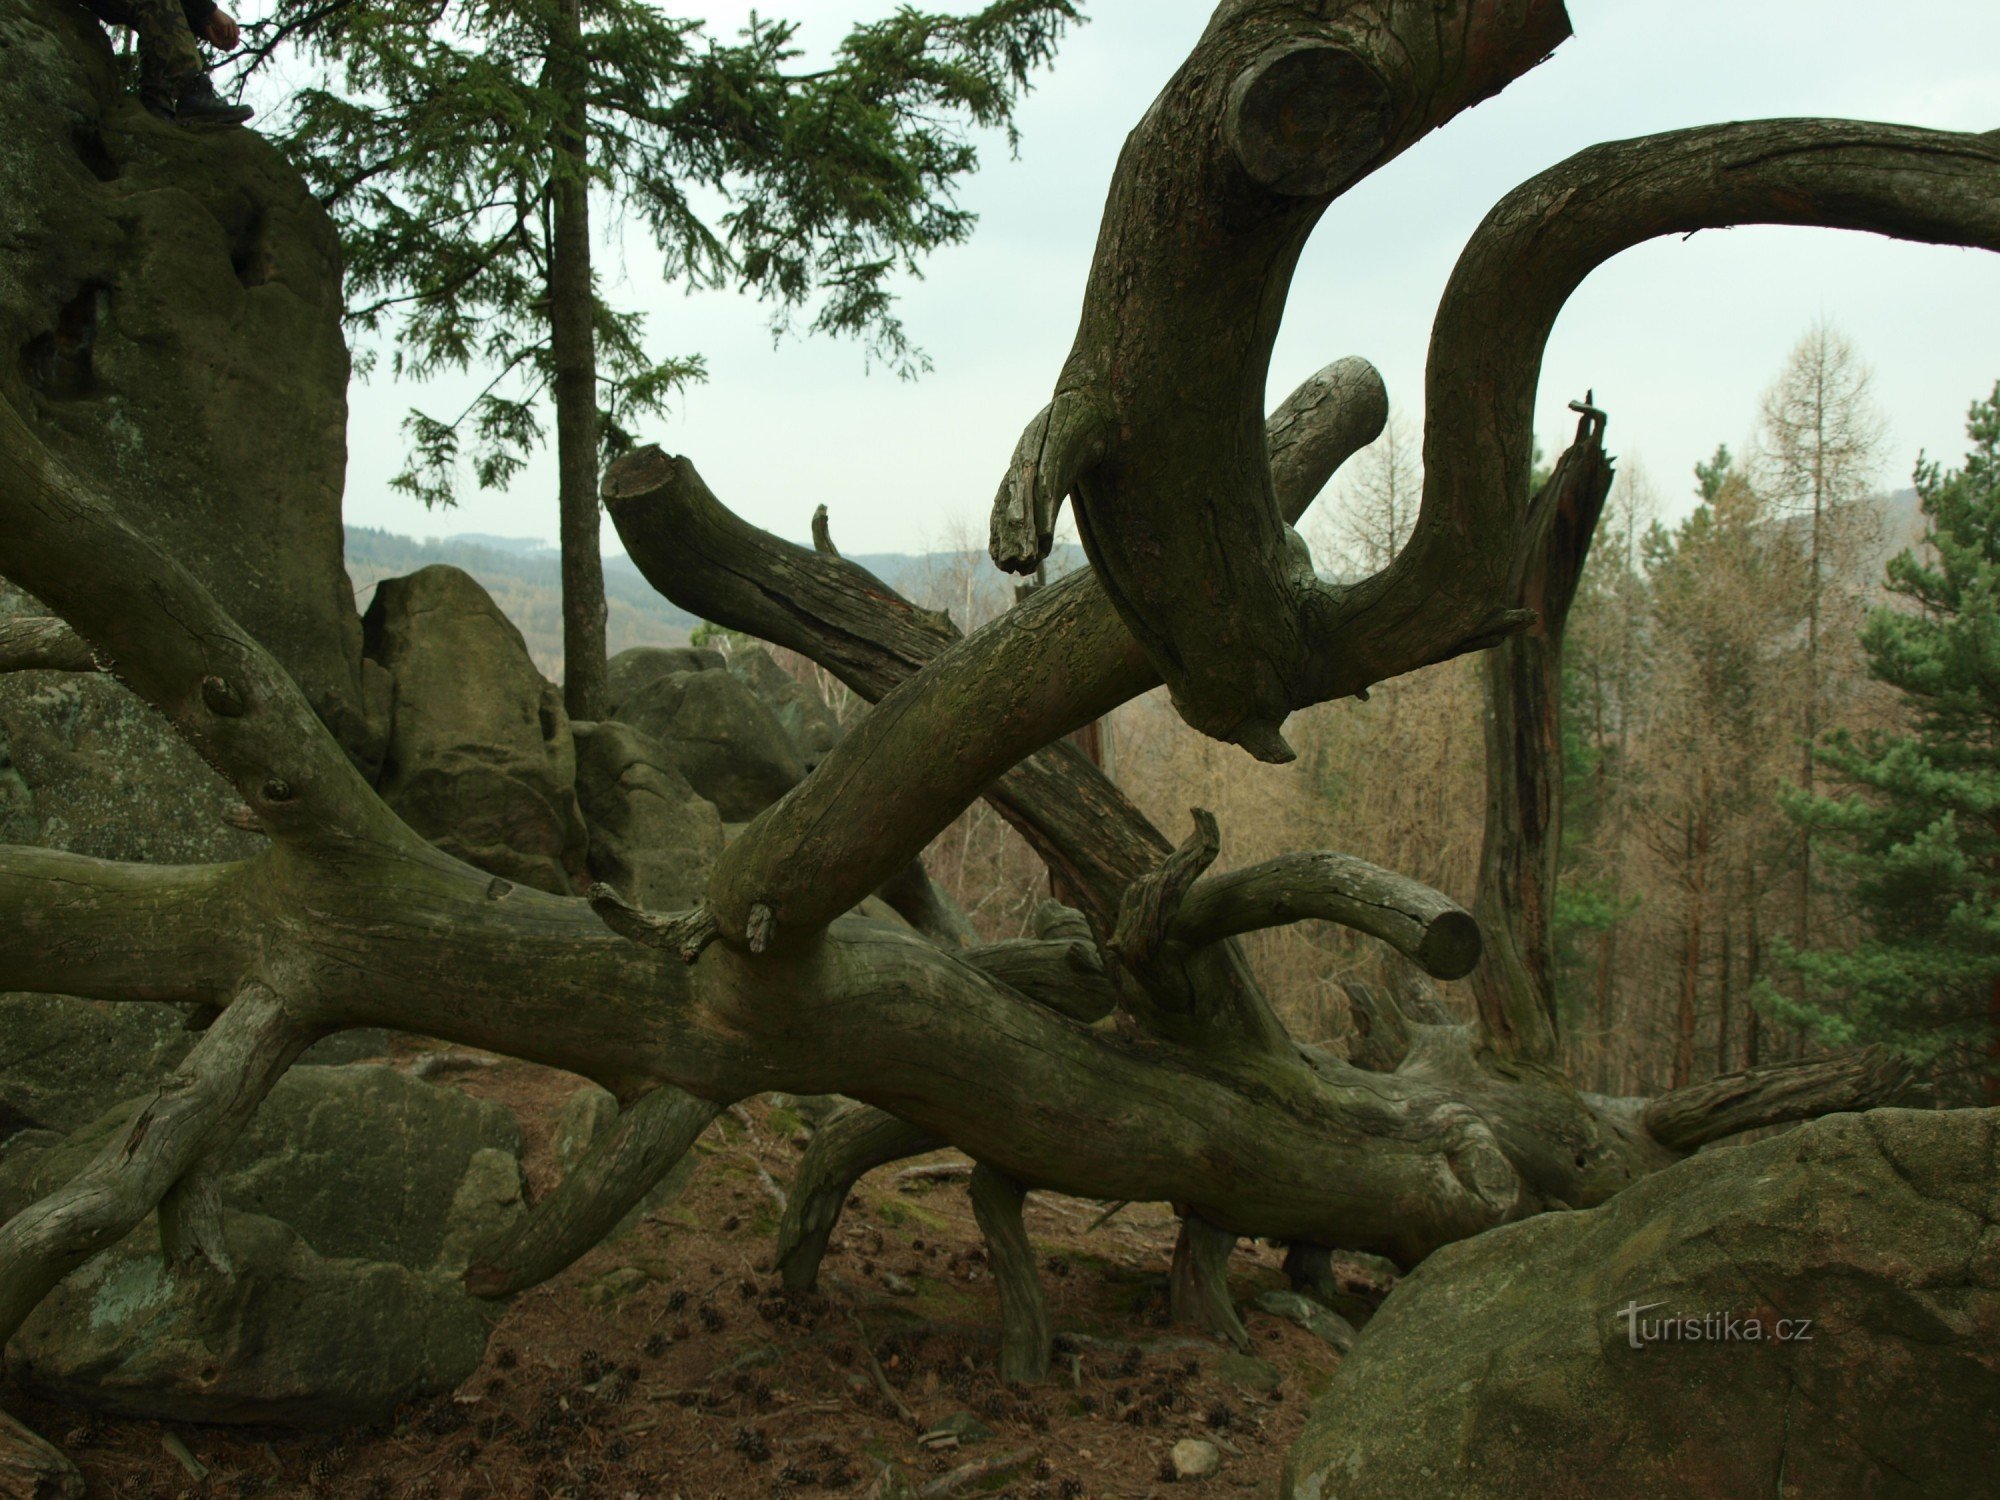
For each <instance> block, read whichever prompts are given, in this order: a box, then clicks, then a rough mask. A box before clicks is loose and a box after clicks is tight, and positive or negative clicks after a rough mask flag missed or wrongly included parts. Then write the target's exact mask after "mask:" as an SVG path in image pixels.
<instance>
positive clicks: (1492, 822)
mask: <svg viewBox="0 0 2000 1500" xmlns="http://www.w3.org/2000/svg"><path fill="white" fill-rule="evenodd" d="M1572 405H1574V406H1575V407H1576V409H1577V410H1578V411H1579V412H1581V413H1582V417H1581V419H1580V420H1579V421H1578V423H1577V431H1576V441H1575V442H1574V443H1573V444H1571V446H1570V447H1569V448H1568V449H1567V450H1565V451H1564V453H1563V455H1562V457H1561V458H1560V459H1558V460H1557V461H1556V466H1555V470H1554V472H1552V473H1551V474H1550V476H1549V479H1548V482H1547V483H1546V484H1544V485H1543V486H1542V488H1541V490H1540V492H1539V493H1538V494H1537V495H1536V496H1535V498H1534V500H1533V502H1532V503H1531V504H1530V506H1529V510H1528V519H1527V524H1526V526H1525V528H1524V536H1523V539H1522V550H1521V553H1520V557H1519V561H1518V562H1517V564H1516V570H1515V588H1516V593H1515V599H1516V601H1517V602H1518V603H1519V605H1520V606H1521V607H1522V608H1523V609H1527V610H1532V611H1534V614H1535V624H1534V626H1533V627H1532V628H1530V629H1528V630H1524V631H1522V632H1521V633H1519V634H1518V635H1512V636H1509V637H1508V638H1507V639H1506V640H1504V641H1502V642H1501V643H1500V645H1498V646H1497V647H1495V648H1494V649H1493V650H1492V651H1490V652H1488V653H1487V654H1486V659H1485V662H1484V667H1485V682H1486V833H1485V840H1484V844H1483V846H1482V848H1481V852H1480V860H1479V899H1478V903H1477V910H1478V914H1479V923H1480V930H1481V932H1482V934H1483V935H1484V938H1485V943H1486V950H1485V954H1484V956H1483V957H1482V959H1481V961H1480V965H1479V967H1478V968H1477V969H1476V970H1474V971H1473V978H1472V992H1473V998H1474V1000H1475V1001H1476V1002H1477V1004H1478V1007H1479V1018H1480V1025H1481V1027H1482V1028H1483V1029H1484V1030H1485V1032H1486V1033H1487V1035H1488V1036H1490V1037H1491V1038H1493V1039H1494V1041H1495V1042H1496V1043H1497V1044H1498V1045H1500V1046H1501V1047H1503V1048H1505V1049H1507V1050H1508V1051H1510V1052H1513V1053H1516V1054H1517V1055H1519V1056H1521V1057H1524V1058H1527V1059H1530V1060H1534V1061H1540V1062H1552V1061H1554V1059H1555V1057H1556V1055H1557V1049H1556V1038H1557V1035H1558V1033H1559V1029H1560V1028H1559V1026H1558V1024H1557V1020H1556V1010H1555V992H1554V972H1555V955H1554V936H1553V922H1554V916H1555V897H1556V865H1557V861H1558V859H1559V857H1560V855H1561V852H1562V641H1563V628H1564V626H1565V624H1566V623H1567V621H1568V618H1569V610H1570V606H1571V604H1572V603H1574V602H1575V599H1576V590H1577V586H1578V585H1579V583H1580V582H1581V581H1582V578H1583V565H1584V562H1585V560H1586V559H1587V558H1588V557H1589V555H1590V542H1591V537H1592V536H1593V534H1594V533H1595V531H1596V529H1597V518H1598V517H1599V516H1600V515H1601V514H1603V510H1604V501H1605V497H1606V496H1607V495H1609V494H1610V492H1611V462H1610V460H1609V459H1608V458H1606V457H1605V454H1604V414H1603V413H1602V412H1600V411H1598V410H1597V409H1596V408H1595V407H1593V406H1591V405H1590V403H1589V398H1588V397H1586V398H1585V400H1584V401H1582V402H1576V403H1572Z"/></svg>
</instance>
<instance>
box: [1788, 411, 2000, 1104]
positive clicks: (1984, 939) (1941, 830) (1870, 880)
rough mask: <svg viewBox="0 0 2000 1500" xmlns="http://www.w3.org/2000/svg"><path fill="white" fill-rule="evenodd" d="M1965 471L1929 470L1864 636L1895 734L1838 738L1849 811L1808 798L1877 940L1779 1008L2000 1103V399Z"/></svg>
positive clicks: (1816, 973) (1920, 471)
mask: <svg viewBox="0 0 2000 1500" xmlns="http://www.w3.org/2000/svg"><path fill="white" fill-rule="evenodd" d="M1967 431H1968V433H1969V435H1970V437H1971V439H1972V445H1973V446H1972V449H1971V451H1970V452H1969V453H1968V454H1967V455H1966V459H1965V463H1964V466H1963V467H1962V468H1959V469H1956V470H1953V471H1950V472H1945V471H1943V470H1942V469H1940V467H1939V466H1938V465H1937V464H1936V463H1933V462H1929V461H1923V462H1920V463H1919V464H1918V466H1917V473H1916V485H1917V494H1918V498H1919V501H1920V503H1921V505H1922V509H1923V515H1924V518H1925V522H1926V528H1925V536H1924V542H1923V545H1922V546H1921V547H1919V548H1916V549H1912V550H1910V551H1905V552H1904V553H1902V554H1901V555H1900V556H1898V557H1896V558H1895V559H1893V560H1892V561H1891V562H1890V564H1889V567H1888V588H1889V590H1890V592H1891V593H1892V594H1894V595H1895V596H1896V599H1897V602H1896V603H1893V604H1891V605H1888V606H1885V607H1882V608H1878V609H1876V610H1875V611H1873V613H1872V614H1871V615H1870V617H1869V619H1868V622H1867V625H1866V626H1865V628H1864V629H1863V631H1862V638H1861V639H1862V647H1863V649H1864V651H1865V652H1866V655H1867V662H1868V672H1869V675H1870V676H1871V677H1873V678H1874V679H1876V680H1877V681H1879V682H1882V683H1884V684H1886V685H1887V686H1888V687H1890V688H1891V689H1893V690H1894V692H1895V694H1896V696H1897V698H1898V699H1899V701H1900V707H1901V714H1900V718H1901V720H1902V722H1901V724H1900V725H1899V727H1898V728H1896V729H1895V730H1893V731H1886V732H1876V733H1871V734H1863V735H1859V736H1857V735H1851V734H1845V733H1838V734H1834V735H1831V736H1829V737H1828V738H1827V739H1826V740H1824V741H1823V742H1822V744H1821V745H1820V747H1819V750H1818V760H1819V763H1820V764H1821V765H1822V766H1824V767H1826V768H1827V769H1828V770H1830V771H1831V772H1833V773H1834V776H1835V777H1836V778H1837V779H1838V781H1840V782H1841V783H1844V790H1843V792H1842V794H1841V795H1835V796H1813V795H1810V794H1808V793H1806V792H1804V791H1802V790H1795V791H1794V792H1793V793H1792V794H1791V795H1790V797H1789V798H1788V799H1787V811H1788V812H1789V813H1790V814H1791V815H1792V817H1793V818H1794V819H1796V820H1797V821H1798V823H1799V824H1800V826H1801V827H1802V829H1804V830H1805V831H1807V832H1809V833H1810V834H1811V835H1812V836H1813V837H1814V838H1815V839H1816V840H1817V839H1821V838H1823V839H1824V841H1825V842H1824V845H1823V847H1824V850H1825V859H1826V861H1827V863H1828V865H1829V866H1830V867H1831V870H1830V873H1832V874H1833V875H1834V876H1835V877H1836V879H1837V882H1838V885H1839V886H1840V888H1841V889H1843V890H1844V891H1845V892H1846V894H1847V895H1848V896H1849V898H1850V899H1851V901H1852V903H1853V905H1854V907H1855V908H1856V910H1857V912H1858V914H1859V915H1861V916H1862V917H1864V918H1865V919H1866V921H1867V923H1868V926H1869V929H1870V935H1869V936H1868V938H1867V939H1866V940H1865V941H1863V942H1861V943H1859V944H1857V945H1855V946H1853V947H1851V948H1845V949H1834V948H1816V949H1813V950H1810V951H1804V952H1799V951H1790V952H1787V953H1786V954H1785V957H1786V958H1787V960H1788V961H1789V962H1790V963H1791V964H1793V965H1794V966H1796V968H1797V970H1798V972H1799V974H1800V975H1801V977H1802V978H1803V979H1804V981H1805V989H1806V993H1807V995H1808V996H1809V997H1810V998H1809V1000H1808V1001H1807V1002H1806V1003H1803V1004H1799V1003H1795V1002H1792V1001H1790V1000H1787V999H1786V998H1784V997H1782V996H1779V995H1777V994H1776V993H1775V992H1772V991H1768V990H1767V991H1766V992H1765V997H1764V998H1765V1001H1766V1003H1767V1004H1769V1005H1771V1006H1772V1007H1773V1008H1775V1009H1778V1010H1780V1011H1783V1012H1785V1013H1787V1014H1788V1015H1790V1016H1791V1018H1792V1019H1794V1020H1798V1021H1802V1022H1804V1023H1806V1024H1807V1025H1809V1026H1811V1027H1812V1028H1813V1029H1814V1031H1815V1032H1816V1033H1817V1034H1818V1035H1819V1036H1820V1038H1821V1039H1822V1040H1824V1041H1827V1042H1829V1043H1848V1042H1869V1041H1881V1042H1887V1043H1890V1044H1892V1045H1894V1046H1896V1047H1897V1048H1899V1049H1900V1050H1902V1051H1903V1052H1905V1053H1907V1054H1908V1055H1910V1056H1911V1057H1913V1058H1915V1059H1918V1060H1921V1061H1923V1062H1925V1063H1928V1064H1929V1065H1931V1067H1932V1068H1933V1069H1934V1071H1935V1072H1936V1073H1937V1074H1938V1075H1939V1077H1940V1078H1941V1079H1942V1080H1946V1081H1948V1082H1949V1081H1956V1082H1958V1083H1961V1084H1962V1083H1963V1082H1964V1081H1966V1080H1968V1079H1970V1078H1974V1077H1977V1078H1979V1079H1980V1080H1981V1082H1982V1083H1983V1088H1984V1092H1985V1095H1986V1097H1987V1099H1988V1100H1989V1101H1990V1100H1994V1099H1995V1098H2000V384H1996V386H1995V387H1994V391H1993V394H1992V395H1991V396H1990V397H1988V398H1987V399H1986V400H1984V401H1980V402H1976V403H1975V404H1974V405H1973V407H1972V410H1971V415H1970V418H1969V420H1968V423H1967Z"/></svg>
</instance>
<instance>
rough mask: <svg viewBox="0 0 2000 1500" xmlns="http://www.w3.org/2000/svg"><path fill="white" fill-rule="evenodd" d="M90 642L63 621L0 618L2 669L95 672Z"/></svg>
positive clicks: (95, 664) (45, 618) (39, 618)
mask: <svg viewBox="0 0 2000 1500" xmlns="http://www.w3.org/2000/svg"><path fill="white" fill-rule="evenodd" d="M97 670H98V664H97V658H96V657H94V656H93V655H92V654H91V650H90V645H89V643H88V642H87V641H85V640H84V638H83V637H82V636H80V635H78V634H77V633H76V632H75V631H74V630H71V629H70V628H69V626H67V625H65V624H64V623H63V622H62V621H61V620H56V619H50V618H47V617H45V616H34V615H30V616H24V617H19V618H14V619H0V672H95V671H97Z"/></svg>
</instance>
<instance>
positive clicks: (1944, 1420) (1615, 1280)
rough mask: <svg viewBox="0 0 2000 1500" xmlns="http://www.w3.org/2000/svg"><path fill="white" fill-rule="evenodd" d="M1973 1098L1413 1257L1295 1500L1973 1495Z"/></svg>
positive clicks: (1984, 1203) (1348, 1374)
mask: <svg viewBox="0 0 2000 1500" xmlns="http://www.w3.org/2000/svg"><path fill="white" fill-rule="evenodd" d="M1996 1224H2000V1110H1954V1111H1948V1112H1931V1111H1915V1110H1874V1111H1871V1112H1869V1113H1867V1114H1858V1115H1836V1116H1832V1117H1829V1118H1827V1119H1823V1120H1819V1121H1816V1122H1813V1123H1811V1124H1807V1125H1803V1126H1800V1127H1799V1128H1798V1129H1796V1130H1793V1131H1790V1132H1788V1133H1786V1134H1784V1135H1780V1136H1777V1137H1774V1138H1772V1139H1769V1140H1765V1141H1760V1142H1757V1143H1756V1144H1753V1145H1745V1146H1732V1147H1725V1148H1720V1149H1716V1150H1711V1151H1707V1152H1703V1153H1702V1154H1700V1155H1698V1156H1695V1157H1693V1158H1691V1159H1689V1160H1687V1161H1684V1162H1681V1163H1679V1164H1678V1165H1676V1166H1674V1167H1671V1168H1669V1169H1667V1170H1666V1171H1663V1172H1660V1173H1658V1174H1656V1175H1654V1176H1652V1177H1648V1178H1645V1179H1643V1180H1642V1181H1640V1182H1638V1183H1636V1184H1634V1185H1633V1186H1632V1187H1629V1188H1627V1189H1626V1190H1625V1191H1624V1192H1622V1193H1620V1194H1619V1195H1618V1196H1617V1197H1615V1198H1613V1199H1612V1200H1611V1201H1610V1202H1609V1203H1607V1204H1605V1205H1604V1206H1603V1207H1601V1208H1596V1209H1592V1210H1590V1211H1588V1212H1583V1213H1548V1214H1543V1215H1540V1216H1538V1217H1536V1218H1533V1219H1528V1220H1525V1221H1523V1222H1522V1223H1519V1224H1513V1225H1508V1226H1506V1227H1504V1228H1501V1229H1495V1230H1492V1231H1489V1232H1488V1233H1485V1234H1482V1235H1479V1236H1477V1237H1475V1238H1473V1239H1471V1240H1468V1241H1465V1242H1464V1243H1462V1244H1457V1245H1452V1246H1449V1247H1447V1248H1445V1249H1443V1250H1440V1251H1439V1252H1437V1253H1436V1254H1435V1255H1433V1256H1431V1257H1430V1258H1429V1259H1428V1260H1426V1261H1425V1262H1424V1263H1423V1264H1422V1265H1421V1266H1419V1267H1418V1268H1417V1270H1416V1271H1415V1273H1414V1274H1412V1275H1411V1276H1410V1277H1409V1278H1408V1279H1407V1280H1405V1281H1404V1282H1403V1283H1402V1284H1401V1285H1400V1286H1398V1287H1397V1289H1396V1290H1395V1291H1394V1292H1393V1293H1391V1294H1390V1296H1389V1298H1388V1300H1387V1301H1386V1302H1384V1303H1383V1305H1382V1308H1381V1311H1380V1312H1378V1313H1377V1314H1376V1316H1375V1317H1374V1319H1373V1320H1372V1321H1371V1322H1370V1323H1369V1326H1368V1328H1367V1330H1366V1331H1365V1332H1364V1333H1363V1334H1362V1335H1361V1337H1360V1339H1359V1341H1358V1342H1357V1343H1356V1345H1355V1347H1354V1350H1353V1352H1352V1353H1351V1354H1349V1355H1348V1356H1347V1358H1346V1359H1345V1360H1344V1361H1343V1362H1342V1364H1341V1366H1340V1369H1339V1371H1338V1372H1337V1373H1336V1374H1335V1376H1334V1378H1333V1382H1332V1384H1331V1386H1330V1387H1329V1388H1328V1389H1327V1391H1326V1393H1325V1394H1324V1395H1323V1396H1322V1397H1321V1398H1320V1399H1319V1400H1318V1401H1317V1402H1316V1403H1315V1406H1314V1409H1313V1413H1312V1416H1311V1418H1310V1420H1309V1421H1308V1423H1307V1426H1306V1429H1305V1431H1304V1433H1303V1435H1302V1436H1301V1437H1300V1439H1299V1441H1298V1443H1297V1444H1296V1445H1295V1447H1294V1448H1293V1450H1292V1453H1291V1455H1290V1459H1289V1461H1288V1463H1287V1467H1286V1473H1285V1479H1284V1488H1283V1494H1285V1495H1286V1496H1290V1497H1294V1500H1333V1497H1335V1496H1338V1497H1341V1500H1366V1497H1371V1496H1406V1495H1419V1494H1452V1495H1463V1496H1494V1497H1500V1496H1509V1497H1511V1496H1519V1495H1537V1496H1544V1495H1545V1496H1556V1497H1562V1496H1586V1495H1670V1494H1676V1495H1705V1496H1717V1497H1725V1500H1726V1497H1733V1496H1745V1497H1748V1496H1753V1495H1755V1496H1766V1495H1770V1494H1773V1493H1781V1494H1787V1495H1791V1494H1797V1495H1871V1496H1898V1495H1910V1496H1916V1495H1924V1496H1968V1497H1970V1496H1978V1495H1990V1494H1992V1493H1993V1454H1994V1452H1995V1450H1996V1448H2000V1231H1996V1229H1995V1227H1994V1226H1995V1225H1996Z"/></svg>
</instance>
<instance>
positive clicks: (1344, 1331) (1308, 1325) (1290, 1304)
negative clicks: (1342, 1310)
mask: <svg viewBox="0 0 2000 1500" xmlns="http://www.w3.org/2000/svg"><path fill="white" fill-rule="evenodd" d="M1250 1305H1251V1306H1252V1307H1254V1308H1256V1309H1258V1310H1259V1311H1260V1312H1267V1313H1270V1314H1271V1315H1272V1316H1273V1317H1278V1318H1283V1319H1285V1320H1286V1321H1287V1322H1291V1323H1296V1324H1298V1325H1299V1327H1301V1328H1303V1329H1305V1331H1306V1332H1307V1333H1310V1334H1312V1335H1313V1336H1314V1337H1315V1338H1320V1339H1324V1340H1325V1341H1326V1342H1327V1343H1329V1344H1331V1345H1333V1347H1334V1348H1335V1349H1337V1350H1338V1351H1339V1352H1340V1353H1342V1354H1345V1353H1346V1352H1347V1351H1348V1350H1349V1349H1352V1348H1353V1347H1354V1338H1355V1333H1354V1325H1353V1324H1352V1323H1350V1322H1348V1321H1347V1319H1345V1318H1343V1317H1342V1316H1341V1315H1340V1314H1339V1313H1337V1312H1334V1311H1333V1310H1332V1309H1331V1308H1326V1307H1321V1306H1320V1305H1319V1304H1318V1303H1317V1302H1315V1301H1313V1300H1312V1298H1310V1297H1302V1296H1300V1295H1299V1294H1298V1293H1297V1292H1264V1293H1262V1294H1260V1295H1259V1296H1258V1297H1257V1298H1256V1300H1255V1301H1253V1302H1252V1303H1251V1304H1250Z"/></svg>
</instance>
